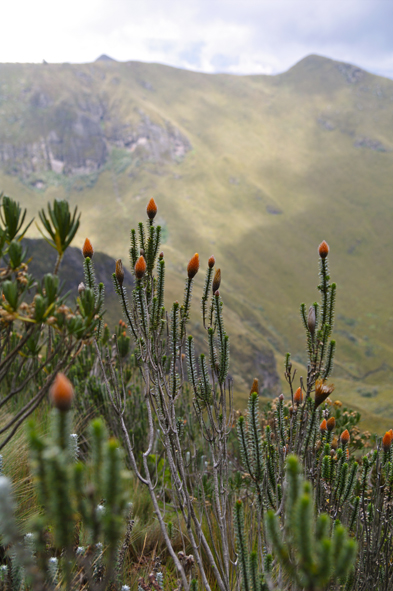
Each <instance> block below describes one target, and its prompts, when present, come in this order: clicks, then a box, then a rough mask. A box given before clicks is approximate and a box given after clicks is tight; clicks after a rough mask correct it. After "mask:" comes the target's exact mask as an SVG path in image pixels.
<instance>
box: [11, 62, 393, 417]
mask: <svg viewBox="0 0 393 591" xmlns="http://www.w3.org/2000/svg"><path fill="white" fill-rule="evenodd" d="M392 124H393V81H391V80H388V79H384V78H381V77H378V76H374V75H372V74H369V73H367V72H365V71H363V70H361V69H359V68H357V67H355V66H352V65H350V64H344V63H340V62H335V61H333V60H329V59H326V58H323V57H320V56H309V57H307V58H305V59H304V60H302V61H301V62H299V63H298V64H296V65H295V66H294V67H293V68H291V69H290V70H289V71H288V72H285V73H284V74H280V75H277V76H259V75H258V76H231V75H226V74H219V75H209V74H201V73H196V72H189V71H186V70H178V69H175V68H171V67H168V66H162V65H159V64H144V63H139V62H126V63H120V62H115V61H107V60H105V61H101V60H100V61H97V62H95V63H93V64H84V65H70V64H59V65H54V64H42V65H26V64H2V65H0V170H1V172H0V188H1V189H2V190H4V191H5V192H6V193H7V194H10V195H11V196H13V197H15V198H17V199H18V200H19V201H20V202H21V203H22V204H23V205H24V206H27V207H28V209H29V212H30V213H31V214H36V212H37V210H38V209H39V208H41V207H43V206H45V204H46V202H47V201H48V200H49V199H53V198H67V199H69V200H70V203H71V204H72V205H78V206H79V207H80V209H81V211H82V212H83V215H82V224H81V230H80V232H79V238H77V240H79V242H80V243H81V244H82V242H83V239H84V237H85V236H87V235H88V236H89V237H90V238H91V240H92V241H93V244H94V246H95V248H96V249H98V250H102V251H104V252H106V253H108V254H109V255H110V256H111V257H113V258H118V257H122V258H124V259H126V260H127V258H128V256H127V252H128V239H129V230H130V227H135V225H136V224H137V222H138V221H139V220H140V219H144V217H145V207H146V204H147V202H148V200H149V198H150V197H152V196H153V197H154V198H155V199H156V202H157V204H158V208H159V213H158V218H159V223H161V225H162V226H163V233H164V239H165V240H164V244H163V250H164V252H165V257H166V260H167V261H168V271H169V272H170V273H171V277H172V279H171V281H168V289H169V292H170V293H169V296H170V298H171V299H181V298H182V290H183V278H184V276H185V269H186V264H187V261H188V259H189V258H190V257H191V256H192V254H193V253H194V252H199V254H200V256H201V259H202V261H205V260H207V258H208V257H209V256H210V255H211V254H212V253H214V255H215V256H216V259H217V265H218V266H219V267H221V270H222V276H223V281H222V290H220V291H222V295H223V298H224V302H225V305H226V308H225V317H226V322H227V328H228V332H229V334H230V336H231V353H232V371H233V375H234V379H235V390H236V391H237V393H238V395H239V400H240V398H241V397H242V398H243V399H245V397H246V394H247V389H248V386H249V384H250V383H251V382H252V378H253V377H254V375H257V376H259V377H262V376H263V377H264V380H265V387H266V388H267V390H269V392H270V393H271V394H274V393H277V392H278V391H279V388H280V383H279V380H280V377H281V375H282V361H283V356H284V354H285V352H286V351H291V352H292V354H293V357H294V359H295V360H296V362H297V363H298V364H299V371H300V373H301V374H302V375H304V372H305V369H304V363H305V354H304V336H303V332H302V328H301V322H300V319H299V312H298V310H299V305H300V303H301V302H303V301H305V302H306V303H307V305H309V304H311V303H312V302H313V301H314V300H316V299H317V298H318V292H317V290H316V284H317V272H318V255H317V247H318V244H319V243H320V242H321V241H322V240H323V239H325V240H326V241H327V242H328V243H329V245H330V249H331V254H330V264H331V275H332V278H333V280H336V281H337V283H338V296H337V318H336V330H335V334H336V338H337V356H336V365H335V372H334V381H335V383H336V392H335V395H337V398H339V399H341V400H343V401H344V402H348V403H350V404H352V405H354V406H358V407H360V408H366V409H367V410H368V411H369V412H370V413H374V416H375V415H378V422H379V425H380V424H382V423H383V421H384V420H385V419H386V420H387V418H388V417H392V416H393V396H392V395H393V386H392V383H393V382H392V378H393V362H392V361H391V355H392V349H393V338H392V324H393V322H392V321H393V314H392V303H391V293H392V291H393V274H392V272H391V267H392V263H391V253H392V250H393V235H392V231H391V228H392V222H393V208H392V182H393V151H392V150H393V137H392ZM201 275H202V274H201ZM197 279H198V281H197V285H196V290H195V296H197V294H198V295H199V291H200V290H201V289H202V283H203V277H202V276H197ZM198 329H199V325H198V318H197V317H195V318H192V331H195V333H196V334H198ZM381 421H382V423H381Z"/></svg>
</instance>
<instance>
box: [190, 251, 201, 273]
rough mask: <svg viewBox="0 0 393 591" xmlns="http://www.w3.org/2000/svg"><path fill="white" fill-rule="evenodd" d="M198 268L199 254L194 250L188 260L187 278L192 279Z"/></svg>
mask: <svg viewBox="0 0 393 591" xmlns="http://www.w3.org/2000/svg"><path fill="white" fill-rule="evenodd" d="M198 269H199V254H198V253H197V252H196V253H195V254H194V256H193V257H191V258H190V262H189V263H188V265H187V273H188V278H189V279H193V278H194V277H195V275H196V274H197V273H198Z"/></svg>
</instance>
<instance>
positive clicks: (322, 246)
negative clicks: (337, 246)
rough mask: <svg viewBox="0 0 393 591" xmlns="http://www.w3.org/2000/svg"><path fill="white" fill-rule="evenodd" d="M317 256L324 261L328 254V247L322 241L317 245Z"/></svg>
mask: <svg viewBox="0 0 393 591" xmlns="http://www.w3.org/2000/svg"><path fill="white" fill-rule="evenodd" d="M318 254H319V256H320V257H321V259H326V257H327V255H328V254H329V245H328V243H327V242H325V241H324V240H323V241H322V242H321V244H320V245H319V248H318Z"/></svg>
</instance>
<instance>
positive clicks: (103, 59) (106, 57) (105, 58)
mask: <svg viewBox="0 0 393 591" xmlns="http://www.w3.org/2000/svg"><path fill="white" fill-rule="evenodd" d="M115 61H117V60H115V59H113V57H110V56H109V55H106V54H105V53H103V54H102V55H100V57H98V58H97V59H96V62H115Z"/></svg>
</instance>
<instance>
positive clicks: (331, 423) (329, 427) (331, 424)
mask: <svg viewBox="0 0 393 591" xmlns="http://www.w3.org/2000/svg"><path fill="white" fill-rule="evenodd" d="M326 425H327V430H328V431H333V429H334V427H335V426H336V419H335V418H334V417H330V419H328V420H327V421H326Z"/></svg>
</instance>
